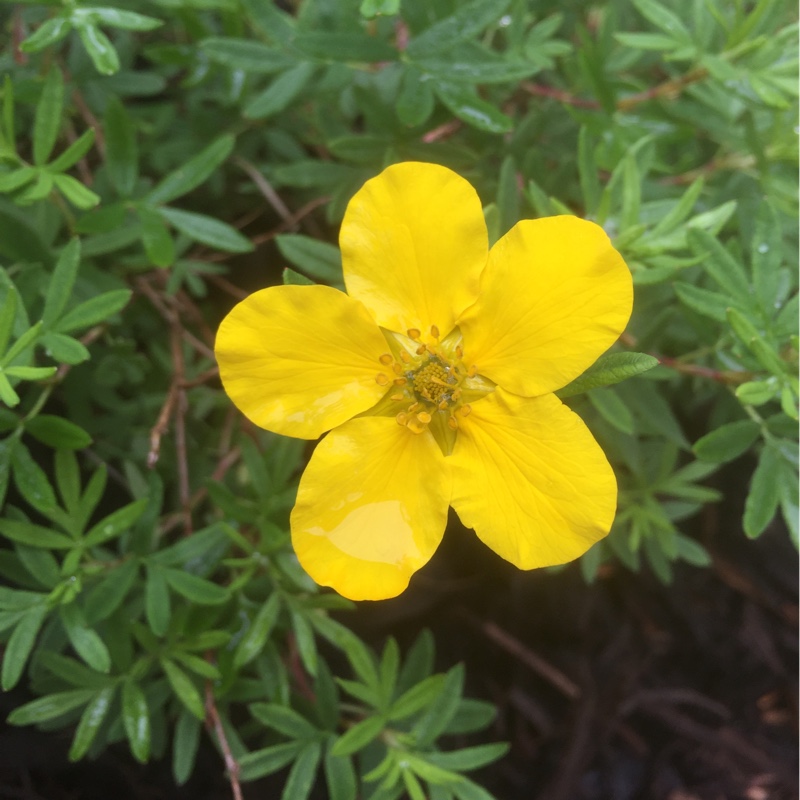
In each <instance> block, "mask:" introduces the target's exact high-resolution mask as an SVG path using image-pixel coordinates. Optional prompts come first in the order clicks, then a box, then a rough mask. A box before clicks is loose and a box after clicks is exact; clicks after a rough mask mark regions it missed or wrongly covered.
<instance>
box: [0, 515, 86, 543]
mask: <svg viewBox="0 0 800 800" xmlns="http://www.w3.org/2000/svg"><path fill="white" fill-rule="evenodd" d="M0 533H2V534H3V536H5V537H6V538H7V539H11V540H12V541H14V542H19V543H20V544H24V545H28V546H29V547H44V548H52V549H54V550H69V549H71V548H72V547H74V546H75V542H74V541H73V540H72V539H70V538H69V536H65V535H64V534H63V533H58V532H56V531H51V530H50V529H49V528H43V527H41V526H40V525H34V524H33V523H31V522H21V521H18V520H12V519H5V518H4V519H0Z"/></svg>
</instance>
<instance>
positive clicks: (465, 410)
mask: <svg viewBox="0 0 800 800" xmlns="http://www.w3.org/2000/svg"><path fill="white" fill-rule="evenodd" d="M459 411H461V416H462V417H468V416H469V415H470V414H471V413H472V406H471V405H470V404H469V403H465V404H464V405H463V406H461V408H460V409H459Z"/></svg>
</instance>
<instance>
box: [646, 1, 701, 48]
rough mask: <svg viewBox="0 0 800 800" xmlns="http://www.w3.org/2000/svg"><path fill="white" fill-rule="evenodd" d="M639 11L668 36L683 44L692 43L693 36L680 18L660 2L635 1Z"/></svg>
mask: <svg viewBox="0 0 800 800" xmlns="http://www.w3.org/2000/svg"><path fill="white" fill-rule="evenodd" d="M633 4H634V5H635V6H636V9H637V11H639V13H640V14H641V15H642V16H643V17H645V18H646V19H648V20H649V21H650V22H652V23H653V25H655V26H656V27H657V28H660V29H661V30H662V31H664V33H666V34H667V35H668V36H672V37H673V38H675V39H678V40H679V41H681V42H690V41H691V38H692V37H691V35H690V34H689V31H688V29H687V28H686V26H685V25H684V24H683V22H681V19H680V17H678V16H677V15H676V14H675V13H673V12H672V11H670V10H669V9H668V8H667V7H666V6H663V5H661V3H659V2H658V0H633Z"/></svg>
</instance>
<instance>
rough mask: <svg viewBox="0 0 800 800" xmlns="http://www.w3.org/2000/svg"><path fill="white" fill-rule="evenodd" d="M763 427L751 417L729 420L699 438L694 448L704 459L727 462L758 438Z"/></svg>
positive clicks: (720, 462)
mask: <svg viewBox="0 0 800 800" xmlns="http://www.w3.org/2000/svg"><path fill="white" fill-rule="evenodd" d="M760 432H761V428H760V426H759V425H758V423H757V422H754V421H753V420H751V419H743V420H740V421H738V422H729V423H728V424H727V425H721V426H720V427H719V428H717V429H716V430H713V431H711V433H707V434H706V435H705V436H703V437H702V438H701V439H698V440H697V441H696V442H695V443H694V445H693V447H692V450H693V451H694V454H695V455H696V456H697V457H698V458H699V459H702V460H703V461H712V462H715V463H719V464H722V463H725V462H726V461H733V459H734V458H738V457H739V456H740V455H741V454H742V453H744V452H745V451H746V450H748V449H749V448H750V446H751V445H752V444H753V442H755V441H756V439H758V436H759V434H760Z"/></svg>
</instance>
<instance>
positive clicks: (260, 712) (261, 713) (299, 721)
mask: <svg viewBox="0 0 800 800" xmlns="http://www.w3.org/2000/svg"><path fill="white" fill-rule="evenodd" d="M249 708H250V713H251V714H252V715H253V716H254V717H255V718H256V719H257V720H258V721H259V722H260V723H261V724H262V725H266V726H267V727H268V728H272V729H273V730H276V731H278V732H279V733H282V734H283V735H284V736H288V737H289V738H290V739H313V738H315V737H316V736H317V735H318V731H317V729H316V728H315V727H314V726H313V725H312V724H311V723H310V722H309V721H308V720H307V719H305V717H302V716H301V715H300V714H298V713H297V712H296V711H293V710H292V709H291V708H287V707H286V706H282V705H278V704H277V703H252V704H251V705H250V706H249Z"/></svg>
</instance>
